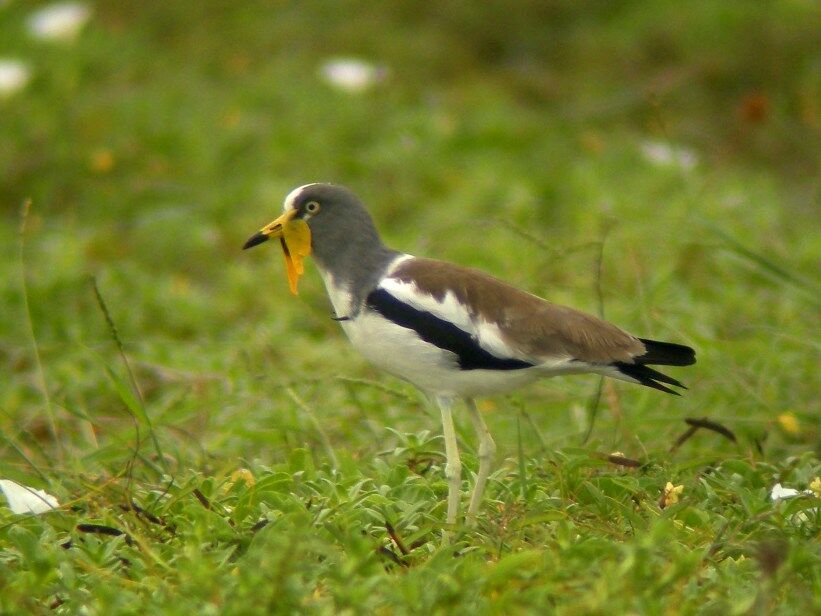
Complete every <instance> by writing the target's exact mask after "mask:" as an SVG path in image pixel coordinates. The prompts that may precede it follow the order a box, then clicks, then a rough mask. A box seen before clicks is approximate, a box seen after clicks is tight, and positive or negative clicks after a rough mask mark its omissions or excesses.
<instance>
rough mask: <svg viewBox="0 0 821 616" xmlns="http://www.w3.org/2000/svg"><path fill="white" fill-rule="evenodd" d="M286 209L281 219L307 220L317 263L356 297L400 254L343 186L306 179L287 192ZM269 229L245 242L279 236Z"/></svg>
mask: <svg viewBox="0 0 821 616" xmlns="http://www.w3.org/2000/svg"><path fill="white" fill-rule="evenodd" d="M282 209H283V215H282V216H281V217H280V218H278V219H277V221H279V220H280V219H282V218H287V219H292V220H297V219H299V220H304V221H305V222H306V223H307V224H308V228H309V229H310V231H311V256H313V257H314V259H315V260H316V263H317V265H318V266H319V268H320V269H321V270H323V271H324V272H326V273H327V274H329V275H330V276H332V277H333V280H334V283H335V284H336V285H337V286H343V285H344V286H345V287H346V288H347V289H348V290H349V292H351V293H352V294H353V295H354V296H355V297H357V298H364V295H367V292H368V291H370V289H372V288H373V287H374V286H375V285H376V283H377V281H378V279H379V277H380V276H381V275H382V273H383V272H384V271H385V269H386V268H387V266H388V264H389V263H390V262H391V261H392V260H393V259H394V258H395V257H396V255H397V254H398V253H397V252H396V251H393V250H390V249H389V248H387V247H386V246H385V245H384V244H383V243H382V240H381V238H380V237H379V233H378V232H377V230H376V227H375V226H374V223H373V219H372V218H371V215H370V214H369V213H368V211H367V210H366V209H365V206H364V205H363V204H362V202H361V201H360V200H359V198H358V197H357V196H356V195H355V194H354V193H353V192H351V191H350V190H348V189H347V188H345V187H344V186H339V185H336V184H320V183H317V184H305V185H304V186H300V187H299V188H296V189H294V190H292V191H291V192H290V193H289V194H288V196H287V197H285V201H284V203H283V206H282ZM277 221H274V223H276V222H277ZM274 223H271V224H272V225H274ZM271 229H274V227H271V225H269V226H268V227H265V228H263V230H262V231H261V232H259V233H257V234H256V235H254V236H253V237H251V239H249V240H248V242H246V244H245V248H250V247H251V246H255V245H256V244H259V243H261V242H263V241H265V240H267V239H269V237H270V236H272V235H273V236H276V234H275V232H274V233H271V231H270V230H271ZM266 230H268V232H266Z"/></svg>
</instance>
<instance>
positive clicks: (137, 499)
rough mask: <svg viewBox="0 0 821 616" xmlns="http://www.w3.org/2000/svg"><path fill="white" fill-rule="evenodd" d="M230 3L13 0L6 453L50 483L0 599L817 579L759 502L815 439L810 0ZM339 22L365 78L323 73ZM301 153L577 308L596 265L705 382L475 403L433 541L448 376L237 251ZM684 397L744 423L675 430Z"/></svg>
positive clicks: (398, 219) (761, 591)
mask: <svg viewBox="0 0 821 616" xmlns="http://www.w3.org/2000/svg"><path fill="white" fill-rule="evenodd" d="M235 4H236V6H235V5H233V4H232V5H231V6H230V8H228V6H227V5H225V4H224V3H217V2H204V3H202V2H201V3H187V2H166V3H161V4H158V3H149V5H148V6H143V5H139V6H138V5H136V4H134V5H133V6H126V5H125V4H124V3H119V2H100V3H98V4H95V15H94V18H93V19H92V21H91V23H90V25H89V27H88V28H87V29H86V30H85V31H84V32H83V34H82V35H81V37H80V38H79V39H78V40H77V41H76V42H75V43H74V44H70V45H53V44H45V43H38V42H35V41H32V40H30V39H29V38H28V37H27V36H26V35H25V27H24V24H25V19H26V16H27V15H28V13H29V11H30V10H31V8H32V6H33V5H32V4H30V3H21V2H16V3H11V4H10V5H7V6H3V7H0V56H17V57H21V58H25V59H27V60H28V61H30V62H31V63H32V65H33V67H34V71H35V76H34V79H33V81H32V83H31V84H30V85H29V86H28V88H27V89H26V90H25V91H23V92H21V93H18V94H17V95H15V96H13V97H9V98H6V99H0V117H1V118H2V119H0V143H2V147H0V208H1V209H0V215H2V217H3V224H2V225H0V276H2V277H1V278H0V280H2V281H3V282H2V285H0V294H2V295H0V300H1V301H0V370H2V374H3V377H4V378H2V379H0V434H2V437H0V478H9V479H14V480H16V481H19V482H20V483H24V484H26V485H32V486H36V487H39V488H44V489H46V490H47V491H49V492H50V493H52V494H54V495H56V496H57V497H58V499H59V500H60V502H61V504H62V505H63V506H62V507H61V509H60V510H58V511H54V512H51V513H48V514H46V515H42V516H37V517H32V516H17V515H13V514H11V513H10V512H9V510H8V509H7V508H3V507H0V612H3V613H65V614H73V613H79V612H84V613H87V614H112V613H161V614H176V613H206V614H207V613H227V614H234V613H236V614H247V613H270V612H309V613H360V612H363V613H364V612H380V613H419V612H427V613H443V614H444V613H514V614H515V613H526V612H533V611H536V610H539V611H548V612H557V613H562V614H596V613H602V614H604V613H607V614H620V613H648V614H656V613H668V614H674V613H684V614H689V613H706V614H730V613H731V614H747V613H750V614H766V613H783V614H790V613H802V614H806V613H811V612H812V611H813V610H815V611H817V610H819V609H821V602H820V600H819V597H821V566H819V564H818V563H819V562H821V550H819V513H818V511H819V509H818V500H817V499H812V498H802V499H795V500H791V501H785V502H782V503H778V504H773V503H772V502H771V501H770V500H769V491H770V488H771V487H772V486H773V485H774V484H775V483H776V482H781V483H782V484H784V485H786V486H790V487H795V488H799V489H804V488H806V487H808V486H809V484H810V483H811V482H812V480H813V478H814V477H816V476H818V475H819V474H821V462H819V457H820V454H821V451H820V450H819V442H820V441H821V439H819V424H820V423H821V422H819V416H820V411H821V409H820V408H819V402H818V393H819V391H821V378H819V371H818V352H819V338H818V331H819V325H821V319H819V300H818V298H819V295H821V294H819V289H820V288H821V283H819V279H818V264H819V262H821V240H819V237H820V236H819V233H818V231H819V225H818V220H817V219H818V215H817V211H818V205H819V195H818V178H817V170H818V169H817V143H818V140H819V125H820V122H819V117H818V108H817V102H816V101H817V100H818V95H819V90H821V71H820V70H819V63H818V56H817V53H816V54H813V50H814V45H816V43H815V36H816V32H817V28H815V27H814V25H815V24H817V23H818V19H819V13H818V10H817V8H816V7H815V6H814V5H813V4H812V3H809V2H799V1H779V2H770V3H719V2H708V3H697V4H692V5H687V6H686V7H683V6H682V5H681V4H680V3H674V2H655V3H640V2H618V3H594V2H586V3H578V2H553V3H537V2H519V3H512V4H508V5H502V4H500V5H498V7H490V6H484V5H482V6H480V5H478V4H476V3H470V4H468V3H460V2H444V3H438V4H436V5H435V6H426V7H425V9H424V10H422V9H421V8H419V6H418V5H417V4H416V3H410V2H393V3H381V4H378V5H376V6H372V5H373V4H374V3H368V4H366V3H358V2H343V3H334V4H330V3H328V4H326V3H319V2H309V3H299V4H296V3H295V4H287V5H286V4H280V3H235ZM348 54H353V55H358V56H363V57H365V58H367V59H371V60H373V61H376V62H379V63H381V64H384V65H385V66H387V67H388V68H389V70H390V77H389V79H388V80H387V81H386V82H385V83H383V84H379V85H377V86H376V87H375V88H373V89H372V90H371V91H369V92H365V93H361V94H359V95H351V94H347V93H344V92H340V91H337V90H335V89H333V88H332V87H330V86H329V85H327V84H326V83H324V82H323V81H322V80H321V78H320V77H319V73H318V67H319V66H320V65H321V63H322V62H323V61H324V60H325V59H326V58H327V57H329V56H332V55H348ZM650 142H661V143H663V144H669V145H671V146H673V147H679V148H686V149H687V150H688V151H690V152H692V153H693V154H694V156H695V157H696V158H697V163H696V164H695V166H694V167H692V168H682V167H681V166H678V165H675V164H671V165H665V164H657V163H653V162H652V161H650V160H649V159H648V158H647V156H646V155H645V154H643V151H644V149H645V148H646V147H647V144H648V143H650ZM315 180H330V181H336V182H340V183H344V184H347V185H349V186H350V187H351V188H353V189H354V190H355V191H356V192H358V193H359V194H360V195H361V196H362V197H363V198H364V199H365V201H366V203H368V205H369V207H370V209H371V211H372V212H373V214H374V217H375V218H376V220H377V223H378V225H379V227H380V228H381V230H382V231H383V234H384V236H385V238H386V240H387V241H388V242H389V243H390V244H391V245H392V246H394V247H397V248H401V249H403V250H407V251H409V252H413V253H416V254H424V255H427V256H432V257H438V258H444V259H449V260H452V261H457V262H460V263H463V264H467V265H472V266H476V267H480V268H483V269H485V270H487V271H490V272H492V273H494V274H496V275H498V276H500V277H502V278H505V279H507V280H510V281H511V282H513V283H515V284H517V285H519V286H521V287H523V288H526V289H528V290H530V291H532V292H534V293H537V294H540V295H543V296H545V297H548V298H550V299H552V300H554V301H557V302H562V303H568V304H571V305H574V306H577V307H579V308H582V309H586V310H589V311H592V312H597V311H598V310H599V297H598V291H597V289H600V292H601V303H602V304H603V307H604V313H605V315H606V317H607V318H608V319H610V320H612V321H614V322H616V323H618V324H619V325H621V326H623V327H624V328H626V329H628V330H630V331H633V332H635V333H637V334H640V335H643V336H649V337H654V338H658V339H662V340H668V339H669V340H671V341H677V342H682V343H685V344H690V345H692V346H694V347H696V349H697V351H698V359H699V361H698V364H696V365H695V366H694V367H692V368H688V369H681V370H676V372H675V376H676V378H681V379H682V380H683V381H684V382H685V383H687V385H688V386H689V387H690V389H689V391H688V392H687V393H686V395H685V396H684V397H682V398H674V397H672V396H664V395H661V394H659V393H658V392H654V391H651V390H647V389H644V388H639V387H635V386H631V385H629V384H626V383H611V384H607V385H606V386H605V388H604V390H603V392H602V396H601V400H600V402H599V404H598V405H597V406H596V407H595V409H593V404H592V403H591V399H592V398H593V396H594V394H595V393H596V389H597V385H598V382H597V380H596V379H595V378H591V377H573V378H567V379H555V380H548V381H545V382H543V383H541V384H539V385H536V386H534V387H531V388H528V389H526V390H523V391H521V392H519V393H517V394H515V395H511V396H506V397H500V398H497V399H494V400H491V401H488V402H485V403H483V404H482V410H483V412H484V415H485V418H486V421H487V422H488V424H489V426H490V428H491V431H492V433H493V435H494V437H495V439H496V442H497V444H498V446H499V460H498V463H497V465H496V468H495V471H494V473H493V474H492V476H491V479H490V481H489V484H488V489H487V498H486V503H485V506H484V508H483V511H482V517H481V520H480V523H479V525H478V527H477V528H476V529H468V528H463V527H460V528H458V529H456V530H455V532H454V534H453V541H452V543H451V544H450V545H443V542H442V521H443V520H444V517H445V510H444V505H445V503H444V497H445V494H446V491H447V487H446V482H445V480H444V477H443V456H442V450H443V445H442V442H441V437H440V428H439V425H438V415H437V413H435V412H433V411H431V410H430V409H428V408H427V407H426V406H425V404H424V402H423V399H422V397H421V396H420V395H419V394H418V393H416V392H415V391H414V390H413V389H412V388H411V387H409V386H407V385H405V384H403V383H401V382H399V381H396V380H394V379H392V378H390V377H387V376H385V375H381V374H379V373H378V372H377V371H376V370H374V369H373V368H371V367H369V366H368V365H366V364H365V362H364V361H363V360H362V359H360V358H359V357H357V356H356V355H355V353H354V352H353V350H352V349H351V348H349V346H348V344H347V342H346V341H345V339H344V337H343V336H342V334H341V332H340V331H339V328H338V326H337V324H335V323H334V322H333V321H332V320H331V319H330V318H329V317H330V307H329V305H328V302H327V299H326V298H325V295H324V289H323V287H322V284H321V281H320V279H319V276H318V275H317V274H316V272H315V270H313V269H312V268H311V266H310V265H309V271H308V274H307V276H306V277H305V279H303V281H302V282H301V285H300V295H299V296H298V297H296V298H294V297H292V296H290V294H289V293H288V286H287V281H286V277H285V272H284V268H283V266H282V263H281V258H280V256H279V255H278V254H277V251H276V250H269V249H268V247H267V246H266V247H261V248H259V249H257V250H255V251H252V252H249V253H243V252H242V251H241V250H240V246H241V245H242V242H243V241H244V240H245V239H246V238H247V237H248V236H249V235H250V234H251V233H253V232H254V231H255V230H256V229H257V228H259V226H260V225H261V224H264V223H266V222H268V221H269V220H271V219H272V218H273V217H274V215H275V214H276V212H277V210H278V209H279V208H280V204H281V201H282V198H283V196H284V195H285V194H286V193H287V192H288V191H289V190H290V189H291V188H293V187H294V186H296V185H300V184H303V183H306V182H309V181H315ZM26 199H31V208H30V211H29V214H28V217H27V220H26V225H25V232H24V233H23V234H22V235H21V234H20V233H19V228H20V224H21V209H22V206H23V203H24V201H25V200H26ZM602 241H604V246H603V250H602V259H601V272H600V274H599V267H598V256H599V245H600V243H601V242H602ZM21 242H23V244H22V246H21ZM21 249H22V250H21ZM23 273H24V276H25V285H24V284H23V278H22V277H21V276H22V274H23ZM95 284H96V288H97V289H98V291H99V297H98V296H97V294H96V293H95ZM103 305H104V306H106V311H104V310H103V309H102V306H103ZM106 312H107V314H106ZM29 324H30V325H31V326H30V327H29ZM112 325H113V328H115V329H116V335H114V334H113V333H112ZM32 334H33V335H32ZM120 344H122V348H120ZM593 412H594V413H595V422H594V423H593V425H592V431H591V433H590V438H589V439H587V440H585V438H584V437H585V435H586V434H587V432H588V429H589V428H590V419H591V416H592V415H593ZM687 417H697V418H698V417H708V418H709V419H710V420H712V421H714V422H717V423H719V424H721V425H723V426H725V427H727V428H729V429H730V430H732V432H733V433H734V435H735V437H736V441H735V442H733V441H731V440H729V439H727V438H726V437H724V436H722V435H720V434H718V433H715V432H711V431H709V430H705V429H702V430H699V431H698V432H696V433H695V434H694V435H693V436H692V437H691V438H690V439H688V440H686V441H685V442H683V443H682V444H681V445H680V446H679V447H677V448H675V450H674V451H671V450H672V449H673V445H674V443H675V441H676V439H677V438H678V437H679V436H680V435H681V434H682V433H684V432H685V431H686V430H687V428H688V425H687V424H686V423H685V422H684V419H685V418H687ZM791 421H792V422H793V423H794V424H795V425H793V423H791ZM457 423H458V432H459V435H460V442H461V447H462V450H463V454H464V455H463V460H464V462H465V466H466V472H465V480H464V484H465V490H466V493H467V489H468V488H469V487H470V486H471V485H472V480H473V472H474V471H475V469H476V458H475V454H476V451H475V447H476V445H477V443H476V442H475V439H474V437H473V434H472V431H471V430H470V425H469V422H468V421H467V420H466V418H465V417H464V416H462V415H461V414H457ZM614 451H619V452H622V454H623V455H624V456H625V457H627V458H630V459H634V460H637V461H639V462H640V463H641V465H640V466H639V467H626V466H622V465H619V464H614V463H613V462H611V461H608V459H607V456H608V455H609V454H611V453H612V452H614ZM240 469H248V471H249V473H244V474H242V473H241V474H237V471H239V470H240ZM243 477H244V478H243ZM668 481H669V482H672V483H673V484H675V485H681V486H683V487H684V490H683V493H682V494H681V496H680V499H679V502H678V503H676V504H671V505H669V506H667V507H664V508H662V507H660V504H659V503H660V500H661V497H662V494H663V491H664V487H665V485H666V484H667V482H668ZM466 502H467V501H466V499H465V500H464V501H463V505H466ZM93 525H98V526H93ZM100 527H105V528H106V529H108V532H112V531H111V529H116V531H118V532H120V534H119V535H117V536H114V535H110V534H101V532H104V531H103V529H101V528H100Z"/></svg>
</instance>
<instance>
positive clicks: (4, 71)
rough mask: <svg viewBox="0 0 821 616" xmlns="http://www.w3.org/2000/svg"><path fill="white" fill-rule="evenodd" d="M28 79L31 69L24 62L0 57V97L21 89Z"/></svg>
mask: <svg viewBox="0 0 821 616" xmlns="http://www.w3.org/2000/svg"><path fill="white" fill-rule="evenodd" d="M30 79H31V70H29V67H28V65H27V64H26V63H25V62H21V61H20V60H12V59H10V58H0V98H4V97H6V96H11V95H12V94H14V93H15V92H18V91H20V90H22V89H23V88H25V87H26V84H27V83H28V82H29V80H30Z"/></svg>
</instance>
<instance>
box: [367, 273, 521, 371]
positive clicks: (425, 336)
mask: <svg viewBox="0 0 821 616" xmlns="http://www.w3.org/2000/svg"><path fill="white" fill-rule="evenodd" d="M365 303H366V305H367V307H368V308H370V309H371V310H374V311H376V312H378V313H379V314H381V315H382V316H383V317H385V318H386V319H388V320H389V321H392V322H393V323H396V324H397V325H399V326H400V327H405V328H407V329H412V330H413V331H415V332H416V334H417V335H418V336H419V337H420V338H421V339H422V340H424V341H425V342H428V343H430V344H433V345H435V346H437V347H439V348H440V349H444V350H446V351H450V352H452V353H454V354H455V355H456V358H457V362H458V363H459V368H461V369H462V370H479V369H481V370H521V369H522V368H532V367H533V366H535V365H536V364H532V363H530V362H527V361H523V360H521V359H511V358H502V357H497V356H496V355H493V354H492V353H489V352H488V351H486V350H485V349H483V348H482V347H481V346H479V343H478V342H477V341H476V339H475V338H474V337H473V336H471V335H470V334H469V333H468V332H466V331H464V330H462V329H459V328H458V327H456V325H454V324H453V323H451V322H450V321H446V320H445V319H441V318H439V317H437V316H435V315H433V314H431V313H430V312H427V311H424V310H417V309H416V308H414V307H413V306H409V305H408V304H406V303H405V302H403V301H401V300H399V299H397V298H395V297H394V296H393V295H391V294H390V293H389V292H388V291H386V290H385V289H374V290H373V291H371V293H370V294H369V295H368V298H367V300H366V302H365Z"/></svg>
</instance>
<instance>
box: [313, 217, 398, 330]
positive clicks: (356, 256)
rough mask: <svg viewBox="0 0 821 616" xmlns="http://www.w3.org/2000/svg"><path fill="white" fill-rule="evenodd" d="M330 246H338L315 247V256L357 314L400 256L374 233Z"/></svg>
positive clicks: (321, 267)
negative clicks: (333, 247)
mask: <svg viewBox="0 0 821 616" xmlns="http://www.w3.org/2000/svg"><path fill="white" fill-rule="evenodd" d="M323 245H324V243H323ZM331 245H333V246H335V249H334V250H333V251H328V250H327V249H325V250H323V249H321V248H315V250H314V252H313V257H314V259H315V260H316V264H317V265H318V266H319V267H320V269H322V270H323V271H324V272H325V273H327V274H329V275H330V276H331V277H332V278H333V282H334V285H335V286H336V287H337V288H343V289H345V291H347V292H348V293H350V295H351V307H352V308H353V310H354V312H355V313H356V312H358V311H359V308H360V307H361V306H362V304H363V303H364V302H365V299H366V298H367V296H368V293H370V292H371V291H372V290H373V289H374V287H376V285H377V284H378V282H379V279H380V278H381V277H382V275H383V274H384V273H385V271H386V270H387V268H388V265H390V263H391V262H393V260H394V259H396V257H397V256H398V255H399V254H400V253H398V252H397V251H395V250H391V249H390V248H388V247H387V246H385V245H384V244H383V243H382V241H381V240H380V239H379V236H378V235H376V231H375V230H374V232H373V234H371V233H360V234H358V235H357V236H355V237H351V238H348V239H347V241H344V242H332V243H331ZM339 316H355V315H339Z"/></svg>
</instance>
